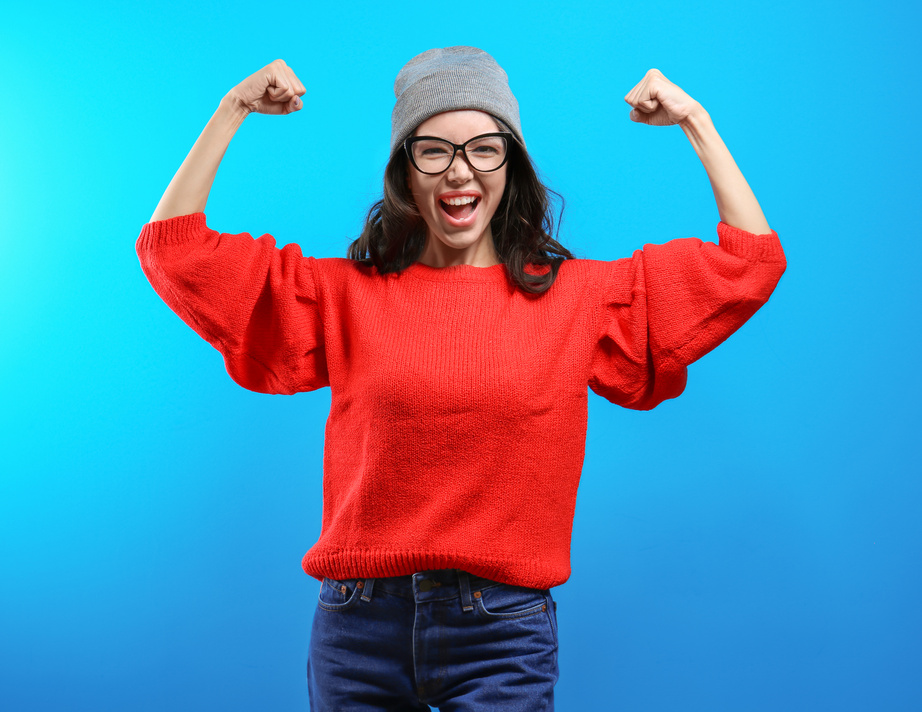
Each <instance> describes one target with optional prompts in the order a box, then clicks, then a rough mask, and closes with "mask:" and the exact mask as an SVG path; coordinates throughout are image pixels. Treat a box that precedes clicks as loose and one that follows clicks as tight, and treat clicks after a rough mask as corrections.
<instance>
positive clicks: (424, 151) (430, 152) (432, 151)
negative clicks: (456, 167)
mask: <svg viewBox="0 0 922 712" xmlns="http://www.w3.org/2000/svg"><path fill="white" fill-rule="evenodd" d="M448 153H449V151H448V149H447V148H446V147H445V146H423V147H422V148H420V149H419V155H420V156H425V157H428V158H434V157H438V156H447V155H448Z"/></svg>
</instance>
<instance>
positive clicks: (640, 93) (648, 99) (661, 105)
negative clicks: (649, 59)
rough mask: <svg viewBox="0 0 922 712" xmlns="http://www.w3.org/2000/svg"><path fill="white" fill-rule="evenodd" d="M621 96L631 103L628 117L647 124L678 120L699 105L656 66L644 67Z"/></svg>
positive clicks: (680, 120)
mask: <svg viewBox="0 0 922 712" xmlns="http://www.w3.org/2000/svg"><path fill="white" fill-rule="evenodd" d="M624 100H625V101H626V102H627V103H628V104H630V105H631V106H633V107H634V108H633V110H632V111H631V114H630V118H631V121H636V122H637V123H641V124H650V125H651V126H671V125H672V124H678V123H680V122H682V121H684V120H685V119H687V118H688V115H689V114H691V113H692V111H694V110H695V109H697V108H699V107H700V106H701V104H699V103H698V102H697V101H695V100H694V99H692V98H691V97H690V96H689V95H688V94H686V93H685V92H684V91H682V90H681V89H680V88H679V87H677V86H676V85H675V84H673V83H672V82H670V81H669V80H668V79H666V77H664V76H663V73H662V72H661V71H660V70H658V69H651V70H650V71H648V72H647V73H646V74H645V75H644V77H643V79H641V80H640V82H639V83H638V84H637V86H635V87H634V88H633V89H631V91H629V92H628V95H627V96H626V97H624Z"/></svg>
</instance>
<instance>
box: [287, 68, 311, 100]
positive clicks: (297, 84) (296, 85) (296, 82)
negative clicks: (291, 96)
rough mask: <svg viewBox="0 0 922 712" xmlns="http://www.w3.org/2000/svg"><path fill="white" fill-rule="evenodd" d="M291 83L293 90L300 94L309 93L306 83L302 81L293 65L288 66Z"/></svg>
mask: <svg viewBox="0 0 922 712" xmlns="http://www.w3.org/2000/svg"><path fill="white" fill-rule="evenodd" d="M288 76H289V80H290V81H289V83H290V85H291V88H292V90H293V91H294V93H295V94H297V95H298V96H304V95H305V94H307V89H306V88H305V87H304V84H302V83H301V80H300V79H298V75H297V74H295V73H294V71H292V69H291V67H289V68H288Z"/></svg>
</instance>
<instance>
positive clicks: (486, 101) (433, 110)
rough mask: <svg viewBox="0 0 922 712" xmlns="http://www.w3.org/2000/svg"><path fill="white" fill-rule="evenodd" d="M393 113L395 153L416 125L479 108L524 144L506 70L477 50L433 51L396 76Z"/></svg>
mask: <svg viewBox="0 0 922 712" xmlns="http://www.w3.org/2000/svg"><path fill="white" fill-rule="evenodd" d="M394 95H395V96H396V97H397V103H396V104H395V105H394V110H393V113H392V114H391V155H393V154H394V152H395V151H397V150H398V149H399V148H400V147H401V146H402V145H403V142H404V141H405V140H406V139H407V137H408V136H409V135H410V134H411V133H413V131H414V130H415V129H416V127H417V126H419V125H420V124H421V123H422V122H423V121H425V120H426V119H428V118H429V117H431V116H435V115H436V114H440V113H442V112H443V111H455V110H460V109H477V110H479V111H485V112H487V113H488V114H491V115H493V116H495V117H496V118H498V119H500V120H502V121H503V122H504V123H505V124H506V125H507V126H508V127H509V128H510V129H511V130H512V133H513V134H515V137H516V138H517V139H518V140H519V142H520V143H521V144H522V145H523V146H524V145H525V139H523V138H522V125H521V122H520V121H519V103H518V102H517V101H516V99H515V97H514V96H513V95H512V91H511V90H510V89H509V78H508V77H507V76H506V72H504V71H503V70H502V68H501V67H500V66H499V65H498V64H497V63H496V60H495V59H493V57H491V56H490V55H489V54H487V53H486V52H484V51H483V50H480V49H477V48H476V47H446V48H444V49H430V50H428V51H426V52H423V53H422V54H418V55H416V56H415V57H414V58H413V59H411V60H410V61H409V62H407V63H406V64H405V65H404V67H403V69H401V70H400V72H399V73H398V74H397V80H396V81H395V82H394Z"/></svg>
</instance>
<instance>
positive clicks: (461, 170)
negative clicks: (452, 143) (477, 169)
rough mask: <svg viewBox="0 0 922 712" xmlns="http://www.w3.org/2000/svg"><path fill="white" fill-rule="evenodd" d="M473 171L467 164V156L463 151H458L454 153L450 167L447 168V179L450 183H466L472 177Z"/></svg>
mask: <svg viewBox="0 0 922 712" xmlns="http://www.w3.org/2000/svg"><path fill="white" fill-rule="evenodd" d="M473 174H474V171H473V169H472V168H471V165H470V164H469V163H468V162H467V156H466V155H465V153H464V151H462V150H461V149H458V150H457V151H455V155H454V158H452V159H451V165H450V166H448V175H447V178H448V180H449V182H451V183H466V182H467V181H469V180H470V179H471V176H473Z"/></svg>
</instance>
